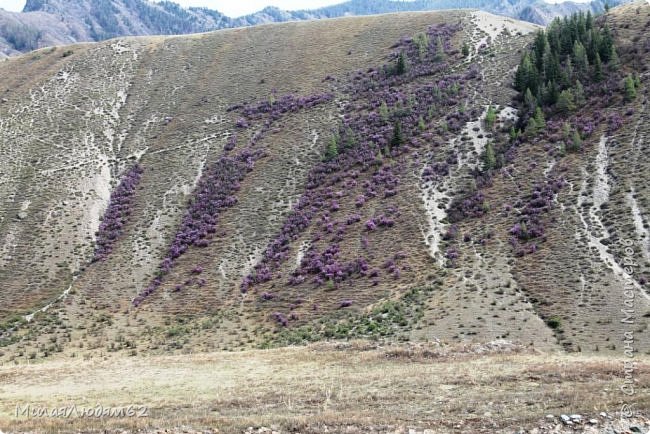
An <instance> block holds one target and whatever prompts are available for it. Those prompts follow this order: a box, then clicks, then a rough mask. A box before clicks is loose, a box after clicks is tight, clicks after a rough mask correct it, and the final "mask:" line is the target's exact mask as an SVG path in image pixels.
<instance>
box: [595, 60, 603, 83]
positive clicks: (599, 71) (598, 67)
mask: <svg viewBox="0 0 650 434" xmlns="http://www.w3.org/2000/svg"><path fill="white" fill-rule="evenodd" d="M602 79H603V64H602V62H601V61H600V54H598V53H596V60H595V61H594V80H596V81H597V82H598V81H602Z"/></svg>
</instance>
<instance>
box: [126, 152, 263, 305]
mask: <svg viewBox="0 0 650 434" xmlns="http://www.w3.org/2000/svg"><path fill="white" fill-rule="evenodd" d="M262 156H263V152H261V151H259V150H257V151H251V150H248V149H244V150H243V151H241V152H239V153H238V154H236V155H235V156H233V157H230V156H223V157H221V158H219V159H218V160H217V161H216V162H215V163H214V164H213V165H212V166H211V167H210V168H209V169H208V170H207V171H205V172H204V173H203V175H202V176H201V179H200V180H199V182H198V184H197V186H196V189H195V191H194V193H193V196H192V198H191V200H190V202H189V207H188V209H187V211H186V212H185V215H184V216H183V219H182V221H181V224H180V227H179V228H178V229H177V231H176V235H175V236H174V239H173V241H172V243H171V246H170V247H169V249H168V251H167V255H166V256H165V258H164V259H163V260H162V262H161V264H160V266H159V270H158V276H157V277H156V278H155V279H154V280H153V281H152V282H151V283H150V284H149V286H147V287H146V288H145V289H144V291H142V292H141V293H140V294H139V295H138V296H137V297H136V298H135V300H134V301H133V303H134V304H135V305H136V306H137V305H139V304H140V303H141V302H142V301H143V300H144V298H145V297H147V296H148V295H150V294H151V293H152V292H154V291H155V290H156V288H158V287H159V286H160V285H161V284H162V278H163V276H164V275H166V274H168V273H169V272H170V271H171V269H172V268H173V267H174V264H175V262H176V260H177V259H178V258H179V257H180V256H181V255H183V254H184V253H185V252H186V251H187V250H188V249H189V248H190V247H191V246H195V247H199V248H201V247H207V246H208V245H209V244H210V242H211V240H212V238H213V237H214V235H215V233H216V232H217V230H216V228H217V222H218V218H219V215H220V214H221V213H222V212H223V211H224V210H225V209H227V208H230V207H232V206H233V205H235V204H236V203H237V197H236V196H235V194H236V193H237V191H238V190H239V185H240V182H241V181H242V180H243V179H244V177H245V176H246V174H247V173H248V172H250V171H251V170H253V165H254V163H255V161H256V160H257V159H259V158H260V157H262ZM202 272H203V268H202V267H198V266H197V267H195V268H194V269H193V270H192V274H200V273H202ZM201 286H202V285H201Z"/></svg>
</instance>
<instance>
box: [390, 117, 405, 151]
mask: <svg viewBox="0 0 650 434" xmlns="http://www.w3.org/2000/svg"><path fill="white" fill-rule="evenodd" d="M403 142H404V136H403V134H402V124H401V123H400V122H399V121H395V124H394V125H393V137H392V138H391V139H390V146H391V148H397V147H399V145H401V144H402V143H403Z"/></svg>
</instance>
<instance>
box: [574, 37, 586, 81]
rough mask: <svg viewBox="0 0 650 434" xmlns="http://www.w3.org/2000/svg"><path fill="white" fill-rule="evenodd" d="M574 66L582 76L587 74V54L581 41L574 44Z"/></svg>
mask: <svg viewBox="0 0 650 434" xmlns="http://www.w3.org/2000/svg"><path fill="white" fill-rule="evenodd" d="M573 64H574V65H575V67H576V70H577V71H578V72H579V73H580V74H585V73H586V72H587V67H588V66H589V61H588V60H587V52H586V51H585V47H584V45H582V43H581V42H580V41H575V42H574V43H573Z"/></svg>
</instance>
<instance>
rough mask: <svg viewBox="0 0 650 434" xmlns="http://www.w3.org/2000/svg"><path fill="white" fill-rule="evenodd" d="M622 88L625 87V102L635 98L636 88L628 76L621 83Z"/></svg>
mask: <svg viewBox="0 0 650 434" xmlns="http://www.w3.org/2000/svg"><path fill="white" fill-rule="evenodd" d="M623 86H624V87H625V99H626V100H627V101H632V100H633V99H634V98H636V88H635V86H634V79H633V78H632V76H630V75H628V76H627V77H625V80H624V81H623Z"/></svg>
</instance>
